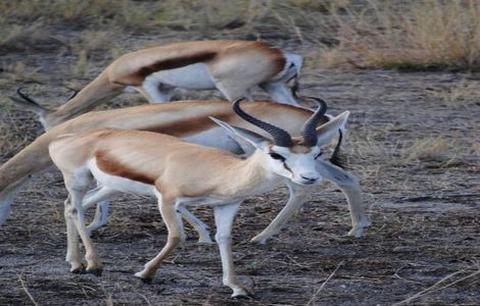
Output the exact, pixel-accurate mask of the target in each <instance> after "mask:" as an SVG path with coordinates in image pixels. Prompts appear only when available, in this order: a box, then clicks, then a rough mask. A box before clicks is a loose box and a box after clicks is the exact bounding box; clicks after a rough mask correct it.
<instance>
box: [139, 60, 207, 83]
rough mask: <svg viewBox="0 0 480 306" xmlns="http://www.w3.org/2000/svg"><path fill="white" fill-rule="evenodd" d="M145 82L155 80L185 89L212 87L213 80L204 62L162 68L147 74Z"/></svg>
mask: <svg viewBox="0 0 480 306" xmlns="http://www.w3.org/2000/svg"><path fill="white" fill-rule="evenodd" d="M145 81H146V82H156V83H162V84H166V85H170V86H172V87H180V88H185V89H214V88H215V82H214V80H213V78H212V76H211V75H210V72H209V71H208V67H207V65H206V64H204V63H197V64H193V65H188V66H184V67H180V68H176V69H170V70H162V71H158V72H155V73H153V74H151V75H149V76H148V77H147V78H146V79H145Z"/></svg>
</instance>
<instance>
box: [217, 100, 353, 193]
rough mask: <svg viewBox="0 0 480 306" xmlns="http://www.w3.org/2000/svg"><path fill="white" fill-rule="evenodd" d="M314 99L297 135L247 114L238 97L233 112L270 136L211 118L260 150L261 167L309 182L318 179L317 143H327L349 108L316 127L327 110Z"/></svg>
mask: <svg viewBox="0 0 480 306" xmlns="http://www.w3.org/2000/svg"><path fill="white" fill-rule="evenodd" d="M314 99H315V101H316V102H317V103H318V104H319V107H318V108H317V110H316V111H315V112H314V113H313V114H312V116H311V117H310V118H309V119H308V120H307V121H306V122H305V124H304V126H303V128H302V133H301V134H302V135H301V136H300V137H292V136H291V135H290V134H289V133H288V132H287V131H285V130H284V129H282V128H280V127H277V126H274V125H272V124H270V123H267V122H264V121H262V120H260V119H258V118H255V117H253V116H252V115H250V114H247V113H246V112H245V111H244V110H242V109H241V108H240V100H237V101H235V102H234V104H233V110H234V111H235V113H236V114H237V115H238V116H239V117H241V118H242V119H244V120H246V121H248V122H250V123H251V124H253V125H255V126H257V127H258V128H260V129H262V130H264V131H265V132H267V133H268V134H269V135H270V136H271V139H269V138H266V137H264V136H262V135H259V134H257V133H254V132H252V131H250V130H246V129H243V128H239V127H235V126H231V125H229V124H227V123H225V122H223V121H220V120H218V119H215V118H211V119H212V120H214V121H215V122H216V123H217V124H219V125H220V126H222V127H223V128H225V129H226V130H227V132H228V133H229V135H230V136H232V137H233V138H234V139H236V140H239V141H240V142H246V143H249V144H250V145H252V146H253V147H254V148H255V149H256V151H257V152H261V153H262V154H263V155H264V159H263V161H264V164H263V165H262V166H263V167H265V168H267V169H269V170H271V171H272V172H274V173H275V174H277V175H280V176H282V177H285V178H287V179H289V180H290V181H292V182H294V183H296V184H299V185H311V184H316V183H320V182H321V181H322V176H321V174H320V173H319V172H318V171H317V169H316V165H317V162H316V161H317V159H319V158H321V155H322V153H321V146H323V145H325V144H328V143H330V141H331V140H332V138H333V137H335V136H336V135H337V134H338V132H339V130H341V129H343V127H344V125H345V123H346V121H347V119H348V115H349V112H344V113H342V114H340V115H339V116H337V117H334V118H333V119H331V120H330V121H328V122H327V123H325V124H323V125H321V126H319V127H317V125H318V123H319V122H320V119H321V118H322V117H323V116H324V115H325V113H326V111H327V104H326V103H325V101H323V100H321V99H317V98H314Z"/></svg>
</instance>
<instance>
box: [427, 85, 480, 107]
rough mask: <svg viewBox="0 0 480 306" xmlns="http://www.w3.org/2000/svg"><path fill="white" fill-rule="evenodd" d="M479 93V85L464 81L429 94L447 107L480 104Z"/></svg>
mask: <svg viewBox="0 0 480 306" xmlns="http://www.w3.org/2000/svg"><path fill="white" fill-rule="evenodd" d="M479 91H480V86H478V84H476V83H474V82H468V81H466V80H462V81H460V82H458V83H456V84H454V85H452V86H449V87H446V88H441V89H436V90H434V91H428V94H429V95H430V96H433V97H434V98H436V99H438V100H439V102H441V103H443V104H444V105H447V106H455V105H474V104H478V103H479V99H478V93H479Z"/></svg>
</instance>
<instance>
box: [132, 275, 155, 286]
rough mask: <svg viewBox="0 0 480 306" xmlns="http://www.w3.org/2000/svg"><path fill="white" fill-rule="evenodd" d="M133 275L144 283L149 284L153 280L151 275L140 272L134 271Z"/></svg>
mask: <svg viewBox="0 0 480 306" xmlns="http://www.w3.org/2000/svg"><path fill="white" fill-rule="evenodd" d="M135 277H137V278H139V279H140V280H141V281H142V283H145V284H151V283H152V282H153V277H151V276H145V275H143V273H142V272H137V273H135Z"/></svg>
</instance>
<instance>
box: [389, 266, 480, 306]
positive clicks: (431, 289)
mask: <svg viewBox="0 0 480 306" xmlns="http://www.w3.org/2000/svg"><path fill="white" fill-rule="evenodd" d="M465 272H466V271H464V270H460V271H457V272H454V273H452V274H449V275H447V276H445V277H444V278H442V279H441V280H439V281H438V282H436V283H435V284H433V285H432V286H430V287H428V288H427V289H425V290H422V291H420V292H418V293H416V294H414V295H412V296H411V297H409V298H407V299H405V300H403V301H400V302H398V303H395V304H393V305H392V306H399V305H403V304H408V303H410V302H411V301H413V300H415V299H418V298H419V297H422V296H424V295H427V294H430V293H433V292H436V291H440V290H443V289H446V288H449V287H451V286H453V285H455V284H458V283H460V282H463V281H464V280H467V279H469V278H472V277H474V276H476V275H479V274H480V270H477V271H475V272H473V273H470V274H468V275H467V276H464V277H462V278H460V279H457V280H456V281H453V282H451V283H449V284H446V285H445V286H442V287H438V288H437V286H438V285H440V284H441V283H443V282H445V281H446V280H448V279H450V278H452V277H454V276H455V275H458V274H461V273H465Z"/></svg>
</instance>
